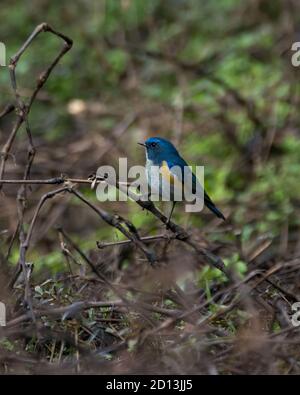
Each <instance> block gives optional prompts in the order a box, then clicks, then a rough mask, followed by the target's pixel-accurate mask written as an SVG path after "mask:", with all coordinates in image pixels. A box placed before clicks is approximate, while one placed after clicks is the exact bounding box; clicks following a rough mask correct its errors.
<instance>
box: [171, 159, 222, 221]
mask: <svg viewBox="0 0 300 395" xmlns="http://www.w3.org/2000/svg"><path fill="white" fill-rule="evenodd" d="M165 167H167V168H168V169H165V172H166V173H167V172H168V174H171V175H169V176H168V177H170V179H171V180H175V181H176V182H177V183H180V185H182V184H184V182H185V179H184V171H185V172H186V173H185V177H186V180H188V181H190V180H191V182H192V193H193V194H196V192H197V196H198V195H199V194H200V195H201V194H202V193H203V195H202V196H203V198H204V204H205V205H206V207H208V208H209V209H210V210H211V211H212V212H213V213H214V214H215V215H216V216H217V217H218V218H222V219H224V220H225V217H224V215H223V214H222V213H221V211H220V210H219V209H218V208H217V207H216V206H215V204H214V203H213V201H212V200H211V198H210V197H209V196H208V194H207V193H206V192H205V190H204V188H203V186H202V185H201V184H200V182H199V180H198V179H197V177H196V176H195V174H194V173H193V172H192V170H191V169H190V167H189V165H188V164H187V163H186V161H185V160H184V159H183V158H181V157H176V159H173V160H172V159H171V160H168V162H165ZM175 181H173V182H175ZM185 187H186V186H185ZM189 190H190V186H189Z"/></svg>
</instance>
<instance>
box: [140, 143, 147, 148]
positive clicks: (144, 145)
mask: <svg viewBox="0 0 300 395" xmlns="http://www.w3.org/2000/svg"><path fill="white" fill-rule="evenodd" d="M138 144H139V145H142V146H143V147H146V144H144V143H138Z"/></svg>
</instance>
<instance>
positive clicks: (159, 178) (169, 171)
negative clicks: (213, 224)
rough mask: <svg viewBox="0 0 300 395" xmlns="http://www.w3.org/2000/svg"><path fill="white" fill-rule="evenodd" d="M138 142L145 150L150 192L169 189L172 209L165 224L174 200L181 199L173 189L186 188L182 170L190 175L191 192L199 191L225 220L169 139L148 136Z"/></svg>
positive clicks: (212, 209) (162, 193)
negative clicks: (157, 173) (157, 171)
mask: <svg viewBox="0 0 300 395" xmlns="http://www.w3.org/2000/svg"><path fill="white" fill-rule="evenodd" d="M138 144H139V145H142V146H143V147H144V148H145V150H146V166H145V168H146V177H147V183H148V186H149V188H150V194H153V195H158V196H159V197H163V196H164V191H165V190H168V191H169V194H168V197H169V199H170V201H172V209H171V212H170V214H169V217H168V221H167V224H169V223H170V220H171V217H172V214H173V211H174V208H175V204H176V202H177V201H179V200H182V199H178V200H177V199H176V193H175V189H176V188H180V189H181V190H182V191H183V190H185V189H186V188H185V185H184V181H185V180H186V179H185V178H183V176H182V174H183V172H184V171H186V172H187V173H186V174H187V176H188V177H190V178H187V179H188V180H189V179H190V180H191V182H192V185H191V186H192V188H191V189H192V193H193V194H196V196H198V193H199V191H201V196H199V197H202V198H203V199H204V204H205V206H206V207H207V208H209V210H210V211H212V212H213V213H214V214H215V215H216V216H217V217H218V218H221V219H223V220H224V221H225V217H224V215H223V214H222V212H221V211H220V210H219V209H218V208H217V207H216V205H215V204H214V203H213V201H212V200H211V198H210V197H209V195H208V194H207V193H206V191H205V190H203V188H202V186H201V184H200V182H199V180H198V179H197V177H196V176H195V174H194V173H193V172H192V170H191V169H190V168H189V166H188V164H187V162H186V161H185V160H184V159H183V158H182V157H181V156H180V154H179V152H178V150H177V149H176V148H175V146H174V145H173V144H172V143H171V142H170V141H169V140H167V139H164V138H162V137H150V138H148V139H147V140H146V141H145V142H144V143H138ZM153 167H156V169H159V173H160V174H159V175H155V174H156V173H155V172H154V171H153V170H152V169H153ZM165 187H169V189H165ZM150 194H149V195H150ZM182 194H183V192H182ZM177 196H178V195H177ZM194 196H195V195H194Z"/></svg>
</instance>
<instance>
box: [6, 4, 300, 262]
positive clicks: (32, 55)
mask: <svg viewBox="0 0 300 395" xmlns="http://www.w3.org/2000/svg"><path fill="white" fill-rule="evenodd" d="M299 19H300V5H299V2H298V1H292V0H290V1H285V0H243V1H242V0H210V1H205V0H165V1H161V0H160V1H159V0H151V1H143V0H106V1H105V0H100V1H88V0H77V1H75V2H67V1H64V0H60V1H58V0H52V1H50V0H39V1H36V0H33V1H30V2H29V1H28V2H27V1H6V0H5V1H2V2H1V7H0V20H1V24H0V41H2V42H4V43H5V45H6V47H7V54H8V57H10V56H12V55H13V54H14V53H15V52H16V51H17V50H18V48H19V47H20V46H21V44H22V43H23V42H24V41H25V39H26V38H27V37H28V35H29V34H30V33H31V32H32V31H33V29H34V28H35V26H36V25H38V24H39V23H41V22H47V23H49V24H50V25H51V26H52V27H53V28H54V29H55V30H57V31H60V32H62V33H64V34H66V35H67V36H69V37H70V38H72V39H73V41H74V45H73V48H72V49H71V51H70V52H69V53H68V54H67V55H66V56H64V57H63V59H62V60H61V61H60V63H59V65H58V66H57V67H56V68H55V70H54V71H53V73H52V75H51V77H50V78H49V80H48V81H47V84H46V85H45V87H44V88H43V90H42V91H41V92H40V93H39V95H38V98H37V100H36V102H35V103H34V105H33V108H32V111H31V114H30V123H31V128H32V132H33V137H34V142H35V145H36V148H37V155H36V159H35V162H34V165H33V168H32V178H50V177H52V176H59V175H60V174H61V173H66V174H67V175H68V176H70V177H87V176H88V175H89V174H90V173H91V172H93V171H96V169H97V167H98V166H100V165H103V164H113V165H116V164H117V159H118V158H119V157H124V156H126V157H128V158H129V162H130V164H143V162H144V152H143V151H142V150H140V149H139V148H137V145H136V143H137V142H138V141H143V140H144V139H146V138H147V137H149V136H151V135H161V136H164V137H168V138H169V139H171V140H172V141H173V142H174V143H175V144H176V145H180V149H181V151H182V153H183V156H184V157H185V158H186V159H187V161H188V162H189V163H190V164H192V165H196V164H197V165H204V166H205V182H206V188H207V190H208V192H209V194H210V195H211V197H212V199H213V200H214V201H215V202H216V203H217V204H218V206H219V207H220V208H221V209H222V211H224V213H225V215H226V216H227V217H228V221H227V223H226V224H224V225H222V227H223V228H221V231H220V232H216V231H215V229H216V226H217V225H216V222H215V220H214V219H213V218H212V216H211V215H210V214H209V213H208V212H207V211H205V212H204V213H203V214H202V213H201V214H200V215H191V216H187V215H186V214H185V213H184V211H183V208H181V209H180V208H177V209H176V213H175V219H176V221H178V222H179V223H181V224H182V225H184V226H194V227H196V228H198V229H200V230H203V232H206V235H207V237H208V239H209V240H211V241H213V242H220V243H223V244H224V245H225V246H226V243H229V244H230V243H231V242H233V241H234V240H235V235H236V234H239V235H240V236H241V240H242V243H244V244H243V246H244V247H243V248H244V250H245V251H249V249H251V248H250V247H251V246H252V245H253V243H254V244H255V243H256V242H257V240H259V239H260V238H271V239H273V240H274V239H275V238H277V237H279V238H280V240H282V237H285V236H284V235H286V230H287V229H288V234H289V232H291V233H293V232H295V233H298V232H299V224H300V223H299V196H300V186H299V174H300V162H299V158H300V140H299V136H300V129H299V126H300V122H299V121H300V120H299V68H298V69H297V68H295V67H293V66H292V65H291V56H292V54H293V52H292V51H291V46H292V43H293V42H295V41H300V27H299V22H300V20H299ZM61 45H62V43H61V42H60V41H59V40H58V39H57V37H54V36H52V35H51V34H48V33H45V34H41V35H40V36H39V37H38V38H37V39H36V40H35V41H34V43H33V45H32V46H31V47H30V49H29V50H28V51H27V52H26V53H25V55H24V57H22V59H21V61H20V62H19V64H18V66H17V80H18V85H19V90H20V93H21V94H22V96H23V97H24V98H25V99H26V97H29V95H30V93H31V92H32V89H33V87H34V84H35V81H36V79H37V77H38V75H39V73H40V72H41V71H42V70H43V69H44V68H45V67H46V66H47V65H48V64H49V62H50V61H51V60H52V59H53V58H54V56H55V55H56V54H57V53H58V51H59V49H60V46H61ZM0 91H1V99H0V102H1V108H2V107H4V105H5V104H6V103H7V102H10V101H12V100H13V95H12V89H11V85H10V80H9V73H8V68H1V69H0ZM124 122H125V124H126V122H128V124H129V126H128V128H126V130H124V131H122V130H121V131H120V128H121V129H122V125H123V124H124ZM11 123H12V119H6V120H5V122H4V121H3V122H2V123H1V125H0V132H1V135H0V139H1V144H2V145H3V143H4V142H5V141H6V139H7V137H8V135H9V132H10V130H11V129H10V128H11ZM26 149H27V140H26V134H25V132H24V130H21V131H20V133H19V134H18V136H17V141H16V144H15V145H14V147H13V152H12V153H13V154H14V155H15V157H16V164H14V163H13V162H12V161H10V164H9V166H8V171H7V174H6V178H19V177H21V175H22V169H23V167H24V164H25V163H26ZM47 188H48V189H49V187H47ZM47 188H46V187H45V188H40V187H39V188H37V187H33V189H32V192H31V197H30V203H29V205H28V211H27V216H28V219H29V218H31V216H32V214H33V211H32V208H33V207H34V206H35V205H36V203H37V201H38V199H39V196H41V193H42V192H43V191H44V190H48V189H47ZM81 190H82V191H83V192H84V193H85V195H86V196H89V197H90V198H91V199H92V200H93V201H95V202H96V201H97V200H96V196H95V192H94V191H91V190H90V189H89V188H82V187H81ZM5 193H6V198H5V199H3V200H2V203H1V205H2V212H1V214H0V215H1V224H2V226H1V227H2V229H0V231H1V230H2V231H3V230H6V232H5V236H4V243H3V244H4V245H7V244H8V243H9V240H10V238H11V235H12V234H13V232H14V229H15V227H16V224H17V213H16V211H15V209H14V208H13V207H14V204H15V200H14V193H15V189H13V188H8V187H7V188H5ZM66 199H68V198H66ZM103 207H105V208H106V209H107V210H108V211H114V210H115V211H116V212H119V213H122V214H124V215H126V216H127V217H129V218H130V219H131V220H133V222H134V223H135V224H136V225H137V226H138V227H139V228H141V229H142V233H143V232H144V233H145V234H149V233H150V234H151V233H155V231H156V230H157V226H156V225H155V224H156V221H155V220H154V219H153V218H152V216H150V215H146V214H145V213H144V212H142V211H141V210H139V209H138V208H137V206H136V205H134V204H122V203H117V204H112V203H107V204H104V206H103ZM60 208H61V209H60V210H58V212H57V210H56V209H55V205H54V204H52V203H50V204H49V206H48V207H47V208H45V209H44V210H43V212H42V213H41V216H42V217H41V219H40V222H39V226H40V231H39V232H38V233H39V234H35V243H36V245H37V246H38V248H37V249H36V250H34V249H33V250H31V251H30V254H31V258H32V259H34V260H37V261H40V262H42V263H45V262H46V263H49V264H50V266H51V267H52V268H53V267H54V268H55V267H56V266H55V265H54V264H53V262H56V263H57V262H58V261H59V259H58V257H57V255H59V253H58V252H55V251H53V244H55V243H57V237H56V235H55V232H54V231H53V226H54V224H55V223H57V222H60V223H62V225H63V226H65V227H66V228H67V230H68V231H69V232H70V233H71V234H73V235H74V237H76V238H77V239H78V240H79V241H80V242H81V243H82V246H83V247H84V248H95V241H96V240H99V239H101V240H113V239H117V238H121V235H119V234H117V233H116V231H115V230H112V229H110V228H108V227H107V226H102V225H101V226H99V222H97V221H95V219H94V218H93V217H92V216H90V215H89V213H88V212H87V209H86V208H82V207H81V204H80V203H79V202H77V201H76V200H74V199H73V198H72V199H71V200H70V201H68V202H65V203H62V205H61V206H60ZM55 210H56V211H55ZM49 218H51V221H50V220H49ZM208 224H209V225H208ZM279 244H280V243H279ZM41 251H42V254H41V255H40V252H41ZM225 255H227V256H229V258H230V259H233V260H237V258H236V255H231V252H230V251H229V252H228V251H227V252H225ZM41 256H42V258H41ZM17 259H18V248H17V246H16V248H15V250H13V257H12V260H14V261H16V260H17Z"/></svg>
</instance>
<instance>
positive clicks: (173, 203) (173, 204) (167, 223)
mask: <svg viewBox="0 0 300 395" xmlns="http://www.w3.org/2000/svg"><path fill="white" fill-rule="evenodd" d="M175 204H176V201H173V202H172V209H171V212H170V214H169V218H168V221H167V222H166V225H167V227H168V226H169V223H170V221H171V217H172V214H173V211H174V208H175Z"/></svg>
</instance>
